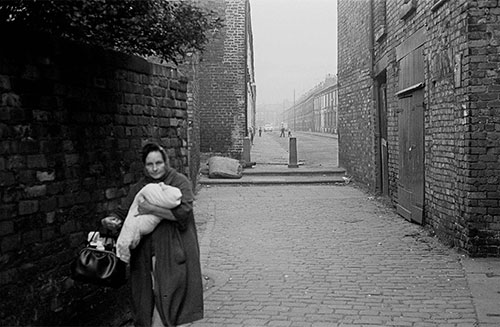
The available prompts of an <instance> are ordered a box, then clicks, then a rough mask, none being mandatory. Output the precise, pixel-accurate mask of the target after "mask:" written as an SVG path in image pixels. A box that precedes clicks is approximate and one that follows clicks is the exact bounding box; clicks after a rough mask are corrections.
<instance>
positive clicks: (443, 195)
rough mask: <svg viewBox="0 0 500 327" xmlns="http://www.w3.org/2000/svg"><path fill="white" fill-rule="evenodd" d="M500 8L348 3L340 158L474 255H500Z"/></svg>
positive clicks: (389, 0) (381, 0)
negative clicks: (499, 24)
mask: <svg viewBox="0 0 500 327" xmlns="http://www.w3.org/2000/svg"><path fill="white" fill-rule="evenodd" d="M499 18H500V8H499V7H498V3H497V1H474V0H456V1H455V0H454V1H451V0H425V1H424V0H340V1H339V6H338V31H339V37H338V42H339V54H338V62H339V63H338V66H339V72H338V83H339V85H338V87H339V118H338V119H339V120H338V123H339V162H340V165H341V166H343V167H345V168H346V169H347V170H348V172H349V173H350V174H352V175H353V176H354V177H355V178H356V179H357V180H359V181H360V182H362V183H364V184H365V185H367V186H368V187H369V188H371V189H372V190H378V191H379V192H380V193H382V194H385V195H387V196H388V197H390V199H391V200H392V201H393V203H394V205H395V206H396V208H397V211H398V213H399V214H400V215H401V216H402V217H404V218H405V219H408V220H410V221H413V222H416V223H419V224H424V225H427V226H429V227H430V228H431V229H432V230H433V231H434V232H435V233H436V234H437V236H438V237H439V238H440V239H441V240H443V241H444V242H446V243H448V244H450V245H452V246H456V247H458V248H460V249H461V250H463V251H465V252H467V253H469V254H471V255H474V256H500V201H499V198H500V78H499V73H500V57H499V55H498V49H499V48H498V46H499V44H500V28H499V27H498V24H497V22H498V20H499Z"/></svg>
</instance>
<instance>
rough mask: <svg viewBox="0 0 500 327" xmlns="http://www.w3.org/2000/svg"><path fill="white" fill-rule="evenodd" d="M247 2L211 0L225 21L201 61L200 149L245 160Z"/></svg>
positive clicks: (213, 7)
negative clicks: (242, 154) (243, 157)
mask: <svg viewBox="0 0 500 327" xmlns="http://www.w3.org/2000/svg"><path fill="white" fill-rule="evenodd" d="M247 2H248V1H247V0H208V1H202V2H200V4H202V5H203V6H204V7H206V8H208V9H211V10H214V11H215V12H217V13H219V15H220V16H221V17H223V18H224V22H225V27H224V28H223V29H221V30H220V31H218V32H217V33H214V34H213V35H212V38H211V41H210V43H209V44H208V45H207V47H206V50H205V51H204V53H203V54H202V55H201V58H200V60H201V61H200V75H199V76H200V90H199V91H200V92H199V94H200V128H201V131H200V134H201V139H200V150H201V152H206V153H219V154H223V155H226V156H230V157H233V158H235V159H241V153H242V151H243V138H244V137H245V135H246V133H247V132H246V129H247V122H246V119H247V99H246V97H247V66H246V65H247V58H246V54H247V34H246V33H247V32H248V31H247V29H246V26H247V23H246V20H247V19H250V18H249V11H248V7H247V5H248V3H247Z"/></svg>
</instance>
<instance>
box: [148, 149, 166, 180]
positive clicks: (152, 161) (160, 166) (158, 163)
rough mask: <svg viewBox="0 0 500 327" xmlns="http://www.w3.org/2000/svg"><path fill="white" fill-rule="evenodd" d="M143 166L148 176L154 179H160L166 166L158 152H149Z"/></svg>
mask: <svg viewBox="0 0 500 327" xmlns="http://www.w3.org/2000/svg"><path fill="white" fill-rule="evenodd" d="M144 164H145V166H146V171H147V172H148V175H149V176H151V178H154V179H159V178H162V177H163V175H165V172H166V171H167V165H166V164H165V160H163V157H162V155H161V153H160V152H159V151H153V152H150V153H149V154H148V156H147V157H146V162H145V163H144Z"/></svg>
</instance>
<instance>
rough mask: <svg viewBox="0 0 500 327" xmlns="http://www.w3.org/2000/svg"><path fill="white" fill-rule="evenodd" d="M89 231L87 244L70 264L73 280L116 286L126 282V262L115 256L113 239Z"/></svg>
mask: <svg viewBox="0 0 500 327" xmlns="http://www.w3.org/2000/svg"><path fill="white" fill-rule="evenodd" d="M91 234H92V232H91V233H89V237H88V240H87V244H86V246H85V247H84V248H82V249H81V250H80V251H79V252H78V255H77V257H76V259H75V260H74V261H73V263H72V265H71V273H72V278H73V279H74V280H77V281H80V282H84V283H89V284H94V285H98V286H105V287H113V288H118V287H120V286H122V285H123V284H125V283H126V282H127V273H126V268H127V264H126V263H125V262H123V261H121V260H120V259H119V258H118V257H117V256H116V247H115V240H114V239H112V238H109V237H100V235H99V232H98V231H95V232H93V235H91Z"/></svg>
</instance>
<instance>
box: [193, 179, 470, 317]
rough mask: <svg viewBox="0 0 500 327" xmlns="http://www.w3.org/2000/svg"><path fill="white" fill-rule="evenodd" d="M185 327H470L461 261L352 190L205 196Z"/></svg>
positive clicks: (284, 189) (209, 192) (221, 191)
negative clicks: (197, 293) (200, 300)
mask: <svg viewBox="0 0 500 327" xmlns="http://www.w3.org/2000/svg"><path fill="white" fill-rule="evenodd" d="M196 212H197V215H198V216H200V218H201V219H205V220H206V221H207V226H206V230H205V232H204V233H203V234H204V235H203V237H202V240H201V247H202V264H203V269H204V272H205V274H207V275H208V276H210V277H211V278H213V279H214V285H212V286H211V287H210V288H209V289H208V290H207V292H206V294H205V298H206V300H205V305H206V319H204V320H202V321H200V322H198V323H195V324H193V325H192V326H373V325H376V326H474V325H475V323H476V321H477V318H476V314H475V310H474V306H473V303H472V299H471V293H470V291H469V290H468V285H467V280H466V276H465V275H464V271H463V269H462V266H461V263H460V260H461V256H459V255H458V254H456V253H454V252H453V251H451V250H449V249H447V248H446V247H444V246H442V245H441V244H440V243H439V242H438V241H437V240H436V239H434V238H432V237H429V236H427V235H426V233H425V231H424V230H423V229H422V228H421V227H420V226H418V225H414V224H411V223H409V222H407V221H405V220H403V219H401V217H399V216H397V215H396V214H395V213H393V211H392V210H391V209H388V208H387V207H385V206H384V205H382V204H381V203H380V202H378V201H376V200H375V199H373V198H371V197H369V196H368V195H366V194H365V193H364V192H362V191H360V190H358V189H356V188H354V187H351V186H330V185H313V186H295V185H286V186H271V187H237V186H226V187H220V186H219V187H210V188H204V189H202V190H201V192H200V193H199V195H198V199H197V202H196Z"/></svg>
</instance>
